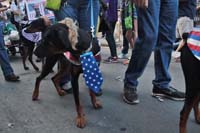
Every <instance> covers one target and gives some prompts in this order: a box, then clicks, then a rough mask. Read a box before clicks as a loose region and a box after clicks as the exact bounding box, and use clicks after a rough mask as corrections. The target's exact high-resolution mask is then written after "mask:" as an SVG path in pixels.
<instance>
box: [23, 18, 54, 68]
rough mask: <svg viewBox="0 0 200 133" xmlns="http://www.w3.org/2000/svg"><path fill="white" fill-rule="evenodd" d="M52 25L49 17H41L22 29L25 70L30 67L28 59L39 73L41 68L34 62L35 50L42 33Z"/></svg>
mask: <svg viewBox="0 0 200 133" xmlns="http://www.w3.org/2000/svg"><path fill="white" fill-rule="evenodd" d="M50 25H51V22H50V20H49V19H48V18H47V17H41V18H38V19H36V20H34V21H32V22H31V23H30V24H29V25H28V26H25V28H23V29H22V31H21V33H20V34H21V35H20V39H21V43H22V46H23V58H22V59H23V66H24V69H25V70H28V69H29V67H27V65H26V59H27V58H28V60H29V61H30V63H31V64H32V66H33V68H34V69H35V70H36V71H39V68H38V67H37V66H36V65H35V63H34V62H33V59H32V56H33V50H34V48H35V43H37V42H38V41H39V40H40V39H41V37H42V32H44V31H45V29H46V28H47V27H48V26H50Z"/></svg>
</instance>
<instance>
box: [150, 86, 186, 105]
mask: <svg viewBox="0 0 200 133" xmlns="http://www.w3.org/2000/svg"><path fill="white" fill-rule="evenodd" d="M152 95H153V96H155V97H157V96H161V97H166V98H169V99H172V100H176V101H183V100H185V93H183V92H180V91H178V90H176V89H175V88H173V87H171V86H169V87H168V88H158V87H156V86H154V87H153V93H152Z"/></svg>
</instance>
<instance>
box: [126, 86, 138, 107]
mask: <svg viewBox="0 0 200 133" xmlns="http://www.w3.org/2000/svg"><path fill="white" fill-rule="evenodd" d="M123 100H124V102H126V103H128V104H138V103H139V102H140V101H139V99H138V95H137V91H136V88H129V87H124V94H123Z"/></svg>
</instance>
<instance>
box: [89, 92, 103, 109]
mask: <svg viewBox="0 0 200 133" xmlns="http://www.w3.org/2000/svg"><path fill="white" fill-rule="evenodd" d="M90 97H91V102H92V105H93V107H94V108H95V109H100V108H102V105H101V102H100V101H98V100H97V99H96V96H95V94H94V92H93V91H91V90H90Z"/></svg>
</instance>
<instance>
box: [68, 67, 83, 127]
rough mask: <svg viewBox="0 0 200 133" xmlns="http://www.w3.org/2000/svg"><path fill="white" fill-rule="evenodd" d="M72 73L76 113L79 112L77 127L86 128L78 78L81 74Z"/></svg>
mask: <svg viewBox="0 0 200 133" xmlns="http://www.w3.org/2000/svg"><path fill="white" fill-rule="evenodd" d="M72 71H73V70H72ZM72 73H73V75H72V79H71V84H72V88H73V95H74V100H75V104H76V111H77V118H76V125H77V127H79V128H84V127H85V125H86V120H85V114H84V112H83V107H82V106H81V104H80V99H79V84H78V78H79V75H80V73H79V72H74V71H73V72H72Z"/></svg>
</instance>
